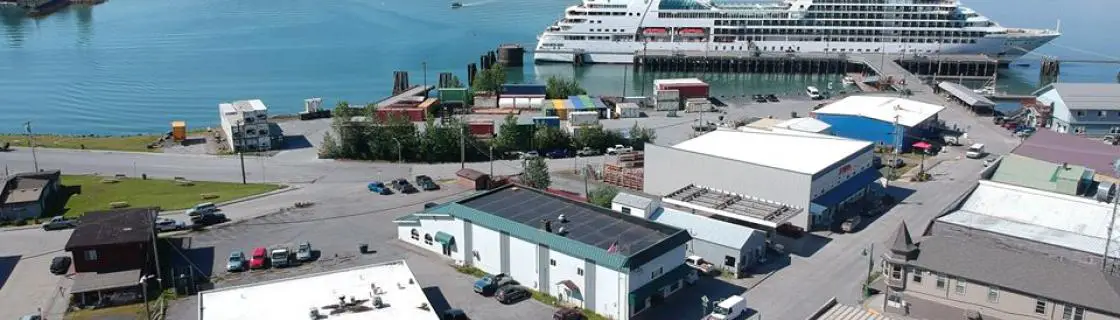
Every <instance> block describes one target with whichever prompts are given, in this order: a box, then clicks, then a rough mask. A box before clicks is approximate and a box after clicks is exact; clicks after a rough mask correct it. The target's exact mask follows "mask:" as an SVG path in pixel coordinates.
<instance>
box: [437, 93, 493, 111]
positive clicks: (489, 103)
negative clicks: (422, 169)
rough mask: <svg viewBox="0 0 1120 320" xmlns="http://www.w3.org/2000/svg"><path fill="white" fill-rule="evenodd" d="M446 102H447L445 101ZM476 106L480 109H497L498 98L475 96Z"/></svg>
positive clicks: (482, 95) (483, 95)
mask: <svg viewBox="0 0 1120 320" xmlns="http://www.w3.org/2000/svg"><path fill="white" fill-rule="evenodd" d="M444 101H446V100H444ZM474 106H475V107H478V108H497V107H498V96H495V95H485V94H479V95H475V96H474Z"/></svg>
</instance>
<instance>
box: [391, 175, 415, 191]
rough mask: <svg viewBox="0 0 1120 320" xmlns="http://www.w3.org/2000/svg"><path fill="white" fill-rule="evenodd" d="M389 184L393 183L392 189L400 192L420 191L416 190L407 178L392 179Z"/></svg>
mask: <svg viewBox="0 0 1120 320" xmlns="http://www.w3.org/2000/svg"><path fill="white" fill-rule="evenodd" d="M391 184H392V185H393V189H396V190H397V192H400V193H417V192H419V191H420V190H416V187H413V186H412V184H411V183H408V179H405V178H400V179H396V180H393V182H392V183H391Z"/></svg>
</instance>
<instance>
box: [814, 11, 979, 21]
mask: <svg viewBox="0 0 1120 320" xmlns="http://www.w3.org/2000/svg"><path fill="white" fill-rule="evenodd" d="M805 18H807V19H879V20H937V21H948V20H955V21H964V19H961V17H960V16H955V15H949V14H897V13H882V12H870V13H867V12H858V13H855V12H816V13H812V12H811V13H808V14H805Z"/></svg>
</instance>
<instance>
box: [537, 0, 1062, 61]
mask: <svg viewBox="0 0 1120 320" xmlns="http://www.w3.org/2000/svg"><path fill="white" fill-rule="evenodd" d="M1058 36H1060V33H1059V32H1058V31H1056V30H1047V29H1022V28H1007V27H1003V26H1001V25H999V24H998V23H996V22H995V21H992V20H990V19H988V18H987V17H985V16H983V15H980V14H979V13H977V12H976V11H973V10H972V9H969V8H967V7H963V6H961V5H960V3H959V1H958V0H862V1H836V0H582V3H580V4H578V5H574V6H570V7H568V8H566V9H564V14H563V17H562V18H560V19H559V20H557V21H556V22H555V23H553V24H552V25H550V26H548V27H546V28H545V30H544V32H542V33H541V34H540V36H538V37H537V38H538V43H537V46H536V48H535V49H534V51H533V59H534V60H535V61H538V62H569V63H570V62H574V61H577V60H578V61H581V62H584V63H633V61H634V56H635V53H637V52H643V51H654V50H656V51H664V52H670V51H674V52H688V51H691V52H708V53H710V54H718V53H720V52H728V53H731V54H741V53H743V52H747V53H783V52H829V53H853V54H858V53H871V54H878V53H890V54H899V53H908V54H985V55H988V56H990V57H992V58H995V59H998V60H999V61H1000V63H1001V64H1003V65H1007V64H1009V63H1011V62H1012V61H1014V60H1015V59H1018V58H1019V57H1022V56H1023V55H1025V54H1027V53H1029V52H1031V51H1033V50H1035V49H1036V48H1038V47H1041V46H1042V45H1044V44H1046V43H1048V42H1050V41H1052V40H1054V39H1055V38H1057V37H1058ZM577 56H578V58H577Z"/></svg>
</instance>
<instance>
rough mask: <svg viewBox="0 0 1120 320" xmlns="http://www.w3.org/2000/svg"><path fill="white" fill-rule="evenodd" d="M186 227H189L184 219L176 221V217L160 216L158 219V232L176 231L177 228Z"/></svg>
mask: <svg viewBox="0 0 1120 320" xmlns="http://www.w3.org/2000/svg"><path fill="white" fill-rule="evenodd" d="M186 228H187V224H186V223H185V222H182V221H176V220H174V219H168V218H158V219H156V231H158V232H168V231H176V230H183V229H186Z"/></svg>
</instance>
